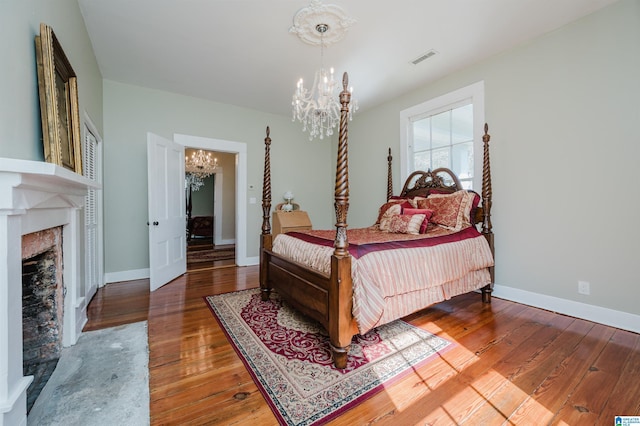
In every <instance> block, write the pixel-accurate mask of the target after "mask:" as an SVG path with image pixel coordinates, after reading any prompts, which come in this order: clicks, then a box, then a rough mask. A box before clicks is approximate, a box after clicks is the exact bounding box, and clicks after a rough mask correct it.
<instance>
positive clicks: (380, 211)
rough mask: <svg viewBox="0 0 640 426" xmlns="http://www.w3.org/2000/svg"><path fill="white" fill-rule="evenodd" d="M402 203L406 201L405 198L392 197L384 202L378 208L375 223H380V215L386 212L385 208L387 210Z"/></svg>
mask: <svg viewBox="0 0 640 426" xmlns="http://www.w3.org/2000/svg"><path fill="white" fill-rule="evenodd" d="M403 203H408V201H407V199H406V198H395V199H393V198H392V199H391V200H389V201H387V202H386V203H384V204H383V205H382V206H380V209H378V219H376V223H375V224H376V225H377V224H379V223H380V220H381V219H382V216H383V215H384V214H385V213H386V211H387V210H389V208H391V207H393V206H395V205H400V204H403Z"/></svg>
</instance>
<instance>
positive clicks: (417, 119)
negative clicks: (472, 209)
mask: <svg viewBox="0 0 640 426" xmlns="http://www.w3.org/2000/svg"><path fill="white" fill-rule="evenodd" d="M483 127H484V84H483V82H480V83H475V84H473V85H471V86H467V87H465V88H462V89H460V90H456V91H455V92H451V93H449V94H446V95H443V96H440V97H438V98H435V99H432V100H430V101H427V102H424V103H422V104H420V105H416V106H414V107H411V108H408V109H406V110H404V111H402V112H401V113H400V129H401V135H400V140H401V155H400V158H401V166H400V167H401V174H402V180H403V181H404V180H406V178H407V176H409V174H411V173H412V172H414V171H415V170H429V169H430V170H433V169H436V168H438V167H446V168H449V169H451V170H453V172H454V173H455V174H456V175H457V176H458V178H459V179H460V181H461V183H462V185H463V186H464V187H465V188H467V189H474V188H480V187H481V186H482V183H481V179H482V157H481V156H482V134H483Z"/></svg>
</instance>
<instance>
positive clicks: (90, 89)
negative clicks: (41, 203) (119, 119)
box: [0, 0, 102, 161]
mask: <svg viewBox="0 0 640 426" xmlns="http://www.w3.org/2000/svg"><path fill="white" fill-rule="evenodd" d="M41 22H43V23H45V24H47V25H49V26H50V27H52V28H53V31H54V33H55V34H56V37H57V38H58V40H59V41H60V44H61V45H62V48H63V50H64V52H65V54H66V56H67V58H68V59H69V62H70V63H71V65H72V66H73V69H74V71H75V72H76V74H77V76H78V93H79V103H80V119H81V121H84V111H86V112H87V113H88V114H89V116H90V117H91V120H92V121H93V123H94V124H95V125H96V127H97V128H98V131H100V132H102V76H101V75H100V71H99V69H98V65H97V62H96V59H95V56H94V54H93V49H92V47H91V43H90V41H89V37H88V35H87V31H86V28H85V26H84V21H83V20H82V15H81V14H80V9H79V7H78V2H77V0H56V1H51V0H0V29H1V36H0V58H2V66H1V67H0V157H7V158H17V159H22V160H34V161H43V160H44V149H43V145H42V129H41V124H40V103H39V99H38V78H37V73H36V54H35V44H34V37H35V36H36V35H37V34H39V33H40V23H41Z"/></svg>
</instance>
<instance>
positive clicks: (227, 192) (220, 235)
mask: <svg viewBox="0 0 640 426" xmlns="http://www.w3.org/2000/svg"><path fill="white" fill-rule="evenodd" d="M235 157H236V154H232V153H223V152H217V151H207V150H203V149H202V148H191V147H188V148H185V158H186V159H187V166H186V167H185V182H186V183H185V186H186V187H185V197H186V209H187V212H186V216H187V238H186V245H187V247H186V252H187V272H193V271H199V270H207V269H213V268H220V267H229V266H235V242H236V238H235V217H236V214H235V204H236V202H235V197H236V189H235ZM200 163H203V164H205V165H204V166H199V164H200ZM205 169H206V170H205ZM225 172H226V173H225ZM225 174H226V176H225Z"/></svg>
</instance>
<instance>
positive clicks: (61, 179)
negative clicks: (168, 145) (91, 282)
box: [0, 158, 98, 426]
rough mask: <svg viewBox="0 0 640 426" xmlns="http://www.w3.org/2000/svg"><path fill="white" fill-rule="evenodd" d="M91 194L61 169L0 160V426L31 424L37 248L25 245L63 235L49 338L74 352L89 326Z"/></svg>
mask: <svg viewBox="0 0 640 426" xmlns="http://www.w3.org/2000/svg"><path fill="white" fill-rule="evenodd" d="M88 188H96V189H97V188H98V186H97V185H96V184H95V182H93V181H92V180H90V179H87V178H85V177H83V176H81V175H78V174H76V173H73V172H71V171H69V170H67V169H64V168H62V167H60V166H56V165H54V164H50V163H44V162H38V161H27V160H15V159H8V158H0V426H5V425H26V424H27V388H28V387H29V385H30V384H31V383H32V381H33V376H31V375H28V374H25V372H24V370H23V365H24V362H23V359H24V354H23V326H22V325H23V318H22V313H23V306H22V297H23V286H22V283H23V281H22V273H23V253H22V251H23V249H27V251H28V250H29V247H26V246H27V245H31V244H32V243H30V242H28V243H25V244H23V238H25V239H26V240H29V239H30V238H33V237H34V235H35V236H37V237H38V238H40V237H43V236H44V237H43V238H40V240H41V241H40V243H42V244H46V240H47V239H48V238H50V237H47V236H46V233H47V232H48V231H47V230H53V231H51V232H53V233H54V234H55V233H56V232H57V233H59V234H60V239H59V240H60V244H59V250H60V251H61V253H60V254H61V256H60V259H61V261H63V265H62V266H63V267H61V268H60V270H59V271H57V274H58V276H57V277H56V280H60V281H59V282H56V286H58V285H59V286H60V289H59V290H55V291H56V292H58V291H59V292H60V293H56V296H54V297H56V298H57V301H58V302H57V306H56V316H57V317H58V318H57V320H58V322H59V323H60V324H59V325H58V331H57V332H53V331H50V332H53V333H57V334H58V336H61V344H62V345H63V346H70V345H73V344H75V343H76V341H77V339H78V336H79V335H80V333H81V331H82V327H83V326H84V324H85V323H86V321H87V316H86V309H87V306H86V305H87V303H88V300H86V299H85V291H86V289H85V288H84V280H83V279H82V278H81V277H82V270H83V259H84V250H83V243H82V238H81V237H82V233H83V228H82V225H83V220H82V208H83V206H84V198H85V196H86V193H87V189H88ZM56 229H57V231H56ZM25 236H26V237H25ZM40 243H33V244H34V246H37V245H38V244H40ZM36 251H37V250H36ZM46 251H49V250H48V249H47V250H44V251H42V252H41V253H39V254H35V252H34V253H33V254H34V255H35V256H39V255H40V254H42V253H44V252H46ZM28 257H29V256H28ZM62 259H63V260H62ZM55 261H56V260H54V262H55ZM59 344H60V342H58V343H55V344H54V346H55V345H59Z"/></svg>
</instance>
